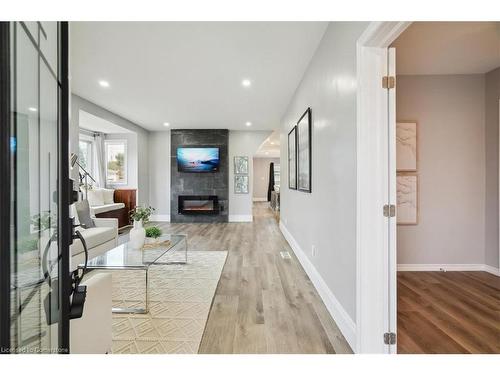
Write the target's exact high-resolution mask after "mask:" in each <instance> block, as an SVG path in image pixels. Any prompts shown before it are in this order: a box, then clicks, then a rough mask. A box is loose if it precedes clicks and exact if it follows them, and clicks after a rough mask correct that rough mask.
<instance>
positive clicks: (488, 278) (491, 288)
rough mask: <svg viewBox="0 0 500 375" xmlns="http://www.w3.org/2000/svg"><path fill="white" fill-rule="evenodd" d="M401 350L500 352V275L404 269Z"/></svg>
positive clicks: (401, 277) (401, 279) (401, 278)
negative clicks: (407, 270)
mask: <svg viewBox="0 0 500 375" xmlns="http://www.w3.org/2000/svg"><path fill="white" fill-rule="evenodd" d="M398 353H500V277H497V276H494V275H492V274H489V273H487V272H398Z"/></svg>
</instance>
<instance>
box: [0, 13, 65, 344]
mask: <svg viewBox="0 0 500 375" xmlns="http://www.w3.org/2000/svg"><path fill="white" fill-rule="evenodd" d="M1 32H2V36H1V40H2V41H3V43H2V46H1V48H2V58H3V59H4V61H2V62H3V63H4V62H6V63H7V64H2V65H1V69H2V73H1V74H2V77H5V79H8V81H9V82H8V84H6V85H2V96H1V97H0V98H1V100H2V117H1V119H2V123H1V127H2V132H1V142H2V149H1V155H0V157H1V159H2V162H1V166H2V167H1V168H2V172H3V173H2V176H5V177H6V181H7V184H8V187H9V189H8V190H9V192H8V193H7V194H2V195H1V197H0V198H1V199H2V202H1V207H2V211H3V209H4V208H5V209H6V210H7V212H9V216H8V217H6V216H5V217H3V218H2V226H1V228H0V231H1V237H2V240H1V247H0V259H1V263H0V272H1V274H2V276H1V280H2V284H0V285H1V287H2V289H1V291H0V293H1V294H0V302H1V308H0V310H2V323H4V321H3V318H4V316H5V317H6V318H7V319H8V322H9V324H8V327H7V326H6V325H5V324H2V326H1V330H2V332H1V333H0V338H1V339H2V342H1V345H2V350H3V351H4V352H11V353H66V352H69V314H68V312H69V311H68V310H69V296H70V295H69V287H70V285H71V284H70V280H69V253H68V248H69V235H68V234H67V233H69V232H68V226H69V219H68V216H69V212H68V206H69V191H68V189H66V186H67V185H68V170H69V169H68V163H69V161H68V129H67V128H68V120H67V119H68V83H67V76H68V74H67V73H68V72H67V65H68V64H67V63H68V57H67V51H68V38H67V33H68V29H67V23H63V22H8V23H2V26H1ZM7 112H8V113H7ZM7 274H8V275H9V277H8V291H7V286H6V285H5V283H6V281H7V276H6V275H7ZM7 329H8V332H6V330H7Z"/></svg>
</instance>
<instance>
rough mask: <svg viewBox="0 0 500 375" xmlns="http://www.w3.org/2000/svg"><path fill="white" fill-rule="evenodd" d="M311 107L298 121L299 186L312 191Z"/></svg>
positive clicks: (304, 190) (300, 188)
mask: <svg viewBox="0 0 500 375" xmlns="http://www.w3.org/2000/svg"><path fill="white" fill-rule="evenodd" d="M311 118H312V116H311V108H307V110H306V111H305V112H304V114H303V115H302V117H301V118H300V119H299V122H297V188H298V189H299V190H300V191H303V192H306V193H310V192H311V182H312V160H311V159H312V124H311Z"/></svg>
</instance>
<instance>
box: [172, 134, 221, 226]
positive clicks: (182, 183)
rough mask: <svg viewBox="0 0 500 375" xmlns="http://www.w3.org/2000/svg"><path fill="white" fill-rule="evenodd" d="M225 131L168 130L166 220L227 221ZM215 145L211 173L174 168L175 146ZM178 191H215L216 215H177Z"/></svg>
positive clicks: (186, 193)
mask: <svg viewBox="0 0 500 375" xmlns="http://www.w3.org/2000/svg"><path fill="white" fill-rule="evenodd" d="M228 143H229V131H228V130H227V129H213V130H211V129H186V130H183V129H173V130H171V147H170V153H171V155H170V156H171V158H170V162H171V168H170V221H171V222H173V223H195V222H227V221H228V212H229V201H228V197H229V185H228V184H229V161H228ZM187 146H191V147H193V146H200V147H219V157H220V169H219V171H218V172H214V173H190V172H188V173H186V172H179V171H178V170H177V148H178V147H187ZM179 195H217V196H218V197H219V205H220V207H221V212H220V213H219V215H203V214H202V215H180V214H179V207H178V204H179V202H178V197H179Z"/></svg>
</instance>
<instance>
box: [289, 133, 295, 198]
mask: <svg viewBox="0 0 500 375" xmlns="http://www.w3.org/2000/svg"><path fill="white" fill-rule="evenodd" d="M288 188H289V189H293V190H297V126H294V127H293V128H292V130H290V132H289V133H288Z"/></svg>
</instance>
